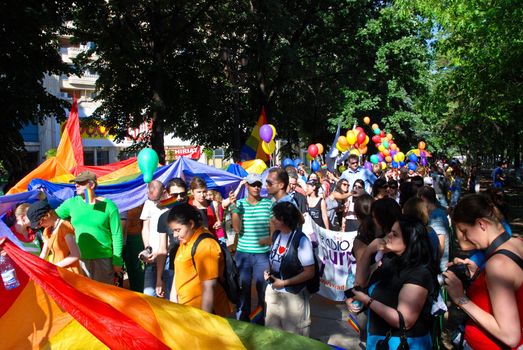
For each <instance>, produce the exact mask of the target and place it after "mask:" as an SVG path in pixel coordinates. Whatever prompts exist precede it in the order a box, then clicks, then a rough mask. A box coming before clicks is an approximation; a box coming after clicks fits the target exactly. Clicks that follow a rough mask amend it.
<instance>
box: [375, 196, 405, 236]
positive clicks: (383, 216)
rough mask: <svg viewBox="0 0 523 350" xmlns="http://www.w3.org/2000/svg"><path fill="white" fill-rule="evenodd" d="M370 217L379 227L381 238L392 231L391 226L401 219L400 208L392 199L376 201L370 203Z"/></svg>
mask: <svg viewBox="0 0 523 350" xmlns="http://www.w3.org/2000/svg"><path fill="white" fill-rule="evenodd" d="M371 210H372V215H373V216H374V218H375V219H376V221H377V222H378V224H379V225H380V227H381V231H382V236H383V235H386V234H387V233H389V232H390V230H391V229H392V225H394V223H395V222H396V221H398V219H399V218H400V217H401V207H400V206H399V204H398V203H397V202H396V201H395V200H394V199H392V198H389V197H387V198H382V199H378V200H377V201H375V202H374V203H372V208H371Z"/></svg>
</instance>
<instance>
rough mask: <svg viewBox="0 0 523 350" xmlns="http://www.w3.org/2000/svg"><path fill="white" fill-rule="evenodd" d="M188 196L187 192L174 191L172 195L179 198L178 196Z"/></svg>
mask: <svg viewBox="0 0 523 350" xmlns="http://www.w3.org/2000/svg"><path fill="white" fill-rule="evenodd" d="M185 196H187V193H185V192H173V193H171V197H174V198H178V197H185Z"/></svg>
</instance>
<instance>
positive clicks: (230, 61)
mask: <svg viewBox="0 0 523 350" xmlns="http://www.w3.org/2000/svg"><path fill="white" fill-rule="evenodd" d="M220 59H221V60H222V62H223V63H224V64H225V69H224V71H225V76H226V77H227V79H228V80H229V82H230V83H231V93H232V98H233V99H232V109H231V113H232V120H233V124H234V129H233V159H234V161H235V162H239V161H240V148H241V144H240V86H239V85H240V70H241V69H242V68H243V67H245V66H247V64H248V58H247V57H246V56H244V55H241V56H239V57H236V56H235V55H233V54H232V53H231V50H230V49H229V48H227V47H225V48H222V49H221V50H220Z"/></svg>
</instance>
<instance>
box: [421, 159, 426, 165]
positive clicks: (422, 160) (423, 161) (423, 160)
mask: <svg viewBox="0 0 523 350" xmlns="http://www.w3.org/2000/svg"><path fill="white" fill-rule="evenodd" d="M420 163H421V165H423V166H425V165H427V158H421V162H420Z"/></svg>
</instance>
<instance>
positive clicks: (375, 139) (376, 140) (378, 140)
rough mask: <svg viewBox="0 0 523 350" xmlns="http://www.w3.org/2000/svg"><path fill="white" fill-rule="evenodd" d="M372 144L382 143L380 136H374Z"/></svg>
mask: <svg viewBox="0 0 523 350" xmlns="http://www.w3.org/2000/svg"><path fill="white" fill-rule="evenodd" d="M372 142H374V143H379V142H381V139H380V137H379V135H374V136H372Z"/></svg>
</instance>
